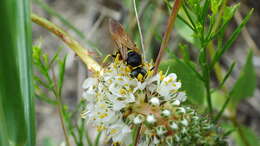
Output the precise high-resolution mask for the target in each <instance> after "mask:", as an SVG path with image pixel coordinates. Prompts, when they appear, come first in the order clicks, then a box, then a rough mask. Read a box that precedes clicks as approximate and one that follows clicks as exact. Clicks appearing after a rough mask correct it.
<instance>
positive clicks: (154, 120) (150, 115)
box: [146, 114, 156, 124]
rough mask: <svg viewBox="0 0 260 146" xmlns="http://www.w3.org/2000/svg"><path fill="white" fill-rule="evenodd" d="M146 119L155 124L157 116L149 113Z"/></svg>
mask: <svg viewBox="0 0 260 146" xmlns="http://www.w3.org/2000/svg"><path fill="white" fill-rule="evenodd" d="M146 121H147V122H148V123H150V124H153V123H155V122H156V119H155V117H154V115H153V114H149V115H148V116H147V117H146Z"/></svg>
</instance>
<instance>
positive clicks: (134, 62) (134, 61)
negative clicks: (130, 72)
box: [126, 51, 142, 67]
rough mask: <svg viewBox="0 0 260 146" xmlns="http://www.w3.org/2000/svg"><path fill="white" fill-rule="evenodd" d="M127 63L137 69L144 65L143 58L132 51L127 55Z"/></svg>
mask: <svg viewBox="0 0 260 146" xmlns="http://www.w3.org/2000/svg"><path fill="white" fill-rule="evenodd" d="M126 63H127V65H130V66H132V67H137V66H139V65H141V64H142V57H141V55H139V54H138V53H136V52H134V51H130V52H128V54H127V59H126Z"/></svg>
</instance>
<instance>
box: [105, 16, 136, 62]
mask: <svg viewBox="0 0 260 146" xmlns="http://www.w3.org/2000/svg"><path fill="white" fill-rule="evenodd" d="M109 31H110V34H111V36H112V39H113V40H114V41H115V44H116V45H117V47H118V49H119V51H120V53H121V55H122V58H123V60H126V59H127V52H128V49H132V50H134V51H136V52H138V53H139V49H138V48H137V47H136V44H135V43H134V42H133V41H132V40H131V39H130V37H129V36H128V35H127V33H126V32H125V30H124V28H123V26H122V25H121V24H120V23H118V22H117V21H115V20H112V19H110V20H109Z"/></svg>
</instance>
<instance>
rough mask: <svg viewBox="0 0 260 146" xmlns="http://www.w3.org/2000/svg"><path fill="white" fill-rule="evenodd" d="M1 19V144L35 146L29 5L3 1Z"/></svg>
mask: <svg viewBox="0 0 260 146" xmlns="http://www.w3.org/2000/svg"><path fill="white" fill-rule="evenodd" d="M0 17H1V18H2V19H4V20H3V21H2V22H1V23H0V30H1V34H0V48H1V57H0V80H1V82H0V100H1V101H0V104H1V105H0V107H1V108H0V117H1V122H0V127H1V130H0V133H1V134H0V135H1V136H0V141H1V144H5V145H6V144H7V143H8V144H7V145H28V146H30V145H35V117H34V101H33V99H32V98H33V94H32V93H33V92H32V89H33V86H32V64H31V62H32V61H31V60H32V59H31V54H32V52H31V51H32V50H31V39H32V37H31V21H30V3H29V1H28V0H7V1H0ZM2 127H5V128H4V129H2Z"/></svg>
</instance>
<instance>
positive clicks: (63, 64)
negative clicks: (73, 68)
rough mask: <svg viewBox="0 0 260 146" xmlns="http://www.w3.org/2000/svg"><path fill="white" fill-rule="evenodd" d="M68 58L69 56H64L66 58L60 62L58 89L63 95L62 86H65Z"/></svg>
mask: <svg viewBox="0 0 260 146" xmlns="http://www.w3.org/2000/svg"><path fill="white" fill-rule="evenodd" d="M66 59H67V56H65V57H64V59H63V60H62V61H61V62H60V64H59V68H60V69H59V80H58V90H59V95H60V96H61V92H62V86H63V80H64V73H65V67H66Z"/></svg>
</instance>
